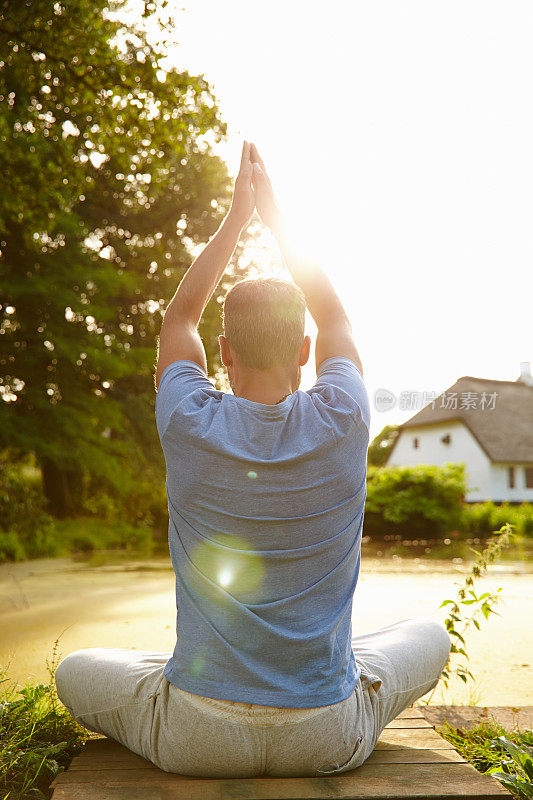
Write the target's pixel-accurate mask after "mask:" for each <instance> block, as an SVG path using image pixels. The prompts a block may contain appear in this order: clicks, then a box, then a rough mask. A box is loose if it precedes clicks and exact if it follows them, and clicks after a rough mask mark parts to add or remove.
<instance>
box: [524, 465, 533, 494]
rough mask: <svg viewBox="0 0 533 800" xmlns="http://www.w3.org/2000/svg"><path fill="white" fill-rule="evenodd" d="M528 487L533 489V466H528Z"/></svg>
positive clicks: (526, 471)
mask: <svg viewBox="0 0 533 800" xmlns="http://www.w3.org/2000/svg"><path fill="white" fill-rule="evenodd" d="M525 473H526V489H533V467H526V468H525Z"/></svg>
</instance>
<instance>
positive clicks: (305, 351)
mask: <svg viewBox="0 0 533 800" xmlns="http://www.w3.org/2000/svg"><path fill="white" fill-rule="evenodd" d="M310 352H311V337H310V336H305V337H304V343H303V345H302V349H301V350H300V358H299V360H298V365H299V366H300V367H303V365H304V364H307V362H308V361H309V354H310Z"/></svg>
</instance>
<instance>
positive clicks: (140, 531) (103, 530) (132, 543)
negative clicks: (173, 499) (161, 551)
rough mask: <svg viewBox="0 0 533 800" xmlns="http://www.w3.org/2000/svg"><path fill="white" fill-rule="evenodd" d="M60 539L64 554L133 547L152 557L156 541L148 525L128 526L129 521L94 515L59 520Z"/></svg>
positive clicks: (56, 525)
mask: <svg viewBox="0 0 533 800" xmlns="http://www.w3.org/2000/svg"><path fill="white" fill-rule="evenodd" d="M55 528H56V536H57V540H58V541H59V542H61V548H62V554H64V555H66V554H67V553H92V552H94V551H95V550H131V551H135V553H137V554H140V555H144V556H149V555H151V554H152V550H153V544H154V540H153V537H152V531H151V529H150V528H149V527H148V526H146V525H138V526H134V525H128V523H126V522H120V521H117V522H109V521H108V520H102V519H97V518H93V517H77V518H76V519H64V520H57V521H56V523H55Z"/></svg>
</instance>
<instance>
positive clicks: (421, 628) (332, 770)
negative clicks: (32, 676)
mask: <svg viewBox="0 0 533 800" xmlns="http://www.w3.org/2000/svg"><path fill="white" fill-rule="evenodd" d="M352 648H353V651H354V656H355V660H356V662H357V663H358V665H359V666H360V668H361V679H360V681H359V682H358V684H357V686H356V687H355V689H354V691H353V692H352V694H351V695H350V696H349V697H347V698H346V699H345V700H342V701H341V702H339V703H335V704H334V705H330V706H323V707H320V708H311V709H309V708H305V709H301V708H300V709H293V708H282V709H280V708H274V707H271V706H261V705H253V704H251V703H237V702H227V701H223V700H216V699H210V698H200V697H199V696H198V695H193V694H190V693H188V692H185V691H183V690H181V689H178V688H177V687H176V686H174V685H173V684H171V683H169V682H168V681H167V679H166V678H165V676H164V675H163V669H164V667H165V664H166V663H167V661H168V659H169V658H170V655H171V654H170V653H152V652H143V651H140V650H119V649H116V648H91V649H86V650H77V651H75V652H74V653H71V654H70V655H68V656H66V658H64V659H63V660H62V661H61V663H60V664H59V666H58V668H57V670H56V676H55V679H56V686H57V692H58V695H59V698H60V700H61V701H62V703H63V704H64V705H65V706H66V707H67V708H68V710H69V711H70V713H71V714H72V715H73V717H74V718H75V719H76V720H77V721H78V722H79V723H80V724H81V725H83V726H84V727H85V728H87V729H88V730H91V731H96V732H99V733H103V734H105V735H106V736H109V737H111V738H112V739H116V740H117V741H118V742H121V743H122V744H124V745H125V746H126V747H128V748H129V749H130V750H132V751H133V752H134V753H137V754H138V755H140V756H143V757H144V758H147V759H149V760H150V761H151V762H153V763H154V764H155V765H156V766H158V767H159V768H160V769H163V770H165V771H166V772H177V773H181V774H183V775H195V776H199V777H209V778H222V777H235V778H244V777H254V776H258V775H276V776H286V777H287V776H305V775H307V776H312V775H334V774H338V773H340V772H345V771H346V770H348V769H353V768H354V767H357V766H359V765H360V764H362V763H363V762H364V761H365V760H366V759H367V758H368V756H369V755H370V754H371V753H372V751H373V749H374V747H375V746H376V742H377V740H378V738H379V736H380V734H381V731H382V730H383V728H384V727H385V726H386V725H387V724H388V723H389V722H390V721H391V720H393V719H394V718H395V717H397V716H398V715H399V714H400V713H401V712H402V711H403V710H404V709H405V708H407V706H409V705H411V704H412V703H414V702H415V700H417V699H418V698H419V697H421V696H422V695H424V694H426V693H427V692H428V691H430V690H431V689H432V688H433V687H434V686H436V684H437V682H438V679H439V676H440V674H441V672H442V670H443V669H444V666H445V664H446V662H447V660H448V655H449V652H450V637H449V635H448V633H447V631H446V629H445V628H444V627H443V626H442V625H441V624H440V623H438V622H436V621H435V620H433V619H431V618H429V617H417V618H414V619H406V620H402V621H401V622H396V623H394V624H393V625H389V626H387V627H386V628H381V629H380V630H378V631H375V632H374V633H368V634H365V635H363V636H355V637H354V638H353V639H352Z"/></svg>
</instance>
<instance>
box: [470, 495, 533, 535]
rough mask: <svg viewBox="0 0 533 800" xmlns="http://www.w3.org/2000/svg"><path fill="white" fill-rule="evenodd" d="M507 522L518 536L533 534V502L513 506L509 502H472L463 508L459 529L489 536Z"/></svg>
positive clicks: (472, 533)
mask: <svg viewBox="0 0 533 800" xmlns="http://www.w3.org/2000/svg"><path fill="white" fill-rule="evenodd" d="M506 522H509V524H510V525H512V526H513V529H514V531H515V533H516V534H517V535H518V536H532V535H533V504H532V503H522V504H521V505H519V506H513V505H510V504H509V503H501V504H500V505H496V504H495V503H491V502H487V503H472V504H470V505H465V506H464V508H463V514H462V521H461V530H462V531H463V532H464V533H466V534H471V535H473V536H480V537H484V536H490V534H491V533H492V532H493V531H495V530H499V529H500V528H501V526H502V525H504V524H505V523H506Z"/></svg>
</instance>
